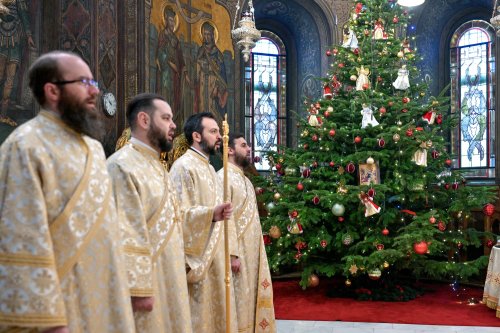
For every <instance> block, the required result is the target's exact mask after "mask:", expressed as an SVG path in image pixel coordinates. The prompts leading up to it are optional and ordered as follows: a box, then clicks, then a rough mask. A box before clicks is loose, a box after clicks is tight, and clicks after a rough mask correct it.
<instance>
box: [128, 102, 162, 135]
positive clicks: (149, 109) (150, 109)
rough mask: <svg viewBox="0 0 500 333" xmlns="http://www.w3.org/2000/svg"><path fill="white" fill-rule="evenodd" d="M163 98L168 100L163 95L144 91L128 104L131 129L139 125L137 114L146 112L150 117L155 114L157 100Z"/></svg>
mask: <svg viewBox="0 0 500 333" xmlns="http://www.w3.org/2000/svg"><path fill="white" fill-rule="evenodd" d="M157 99H159V100H161V101H164V102H167V101H166V100H165V98H163V96H161V95H158V94H153V93H142V94H139V95H137V96H135V97H134V98H132V100H131V101H130V102H129V103H128V105H127V121H128V124H129V126H130V129H131V130H132V131H133V130H134V129H135V127H136V125H137V115H138V114H139V112H141V111H143V112H146V113H147V114H148V115H149V116H150V117H152V116H153V114H154V112H155V111H156V107H155V105H154V101H155V100H157Z"/></svg>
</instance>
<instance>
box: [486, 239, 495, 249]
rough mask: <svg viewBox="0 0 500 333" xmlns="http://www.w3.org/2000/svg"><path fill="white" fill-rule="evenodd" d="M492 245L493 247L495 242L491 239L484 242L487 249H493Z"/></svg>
mask: <svg viewBox="0 0 500 333" xmlns="http://www.w3.org/2000/svg"><path fill="white" fill-rule="evenodd" d="M493 245H495V242H494V241H493V239H488V240H487V241H486V246H487V247H489V248H490V249H491V248H492V247H493Z"/></svg>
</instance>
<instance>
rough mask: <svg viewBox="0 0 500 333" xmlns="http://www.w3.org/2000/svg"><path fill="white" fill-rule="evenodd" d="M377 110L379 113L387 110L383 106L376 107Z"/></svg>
mask: <svg viewBox="0 0 500 333" xmlns="http://www.w3.org/2000/svg"><path fill="white" fill-rule="evenodd" d="M378 112H380V114H384V113H386V112H387V110H386V109H385V108H384V107H383V106H381V107H380V108H379V109H378Z"/></svg>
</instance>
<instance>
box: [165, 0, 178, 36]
mask: <svg viewBox="0 0 500 333" xmlns="http://www.w3.org/2000/svg"><path fill="white" fill-rule="evenodd" d="M162 7H163V8H162V11H161V12H162V13H163V15H162V18H161V20H162V23H163V27H164V28H166V27H167V20H166V19H165V17H166V16H167V15H166V14H167V11H172V12H173V13H174V15H175V16H174V20H175V25H174V32H176V31H177V29H179V14H178V13H177V12H176V11H175V8H174V6H173V5H171V4H168V3H164V4H163V6H162Z"/></svg>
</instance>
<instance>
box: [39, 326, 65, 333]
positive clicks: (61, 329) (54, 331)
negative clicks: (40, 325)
mask: <svg viewBox="0 0 500 333" xmlns="http://www.w3.org/2000/svg"><path fill="white" fill-rule="evenodd" d="M41 332H42V333H69V328H68V327H67V326H58V327H52V328H49V329H46V330H44V331H41Z"/></svg>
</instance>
